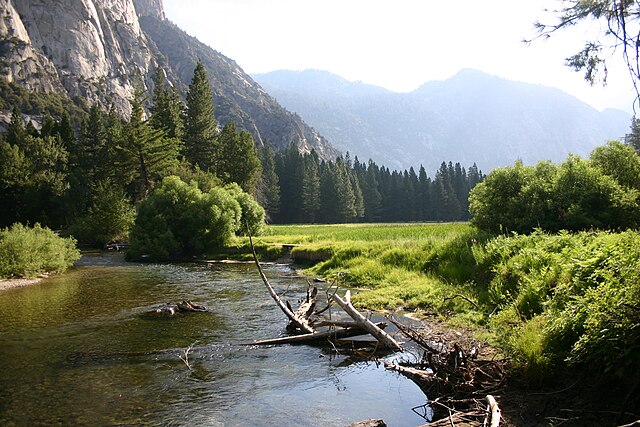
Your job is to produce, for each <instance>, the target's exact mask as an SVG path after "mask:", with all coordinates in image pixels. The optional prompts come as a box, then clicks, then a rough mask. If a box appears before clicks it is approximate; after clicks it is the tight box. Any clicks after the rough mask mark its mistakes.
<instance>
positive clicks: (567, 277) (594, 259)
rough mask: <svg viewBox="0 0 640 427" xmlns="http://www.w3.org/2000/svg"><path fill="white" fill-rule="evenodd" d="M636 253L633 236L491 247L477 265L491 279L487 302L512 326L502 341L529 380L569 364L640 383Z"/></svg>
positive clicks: (587, 235)
mask: <svg viewBox="0 0 640 427" xmlns="http://www.w3.org/2000/svg"><path fill="white" fill-rule="evenodd" d="M638 248H640V233H638V232H634V231H627V232H624V233H610V232H600V233H594V232H582V233H578V234H574V235H571V234H569V233H566V232H564V233H560V234H557V235H551V234H545V233H543V232H540V231H537V232H535V233H533V234H531V235H514V236H512V237H497V238H496V239H494V240H492V241H491V242H489V243H488V244H487V245H486V246H485V248H484V250H483V251H482V252H478V260H479V263H480V264H482V265H484V266H490V268H491V270H492V272H493V277H492V279H491V282H490V283H489V288H490V294H491V297H492V299H493V302H494V303H495V304H498V306H499V307H501V309H502V313H504V314H502V317H504V318H505V319H507V320H508V323H509V324H510V325H511V326H508V327H504V328H502V334H503V342H505V343H507V346H508V347H510V349H511V351H512V352H513V355H514V357H515V359H516V360H519V361H521V362H523V365H524V366H526V367H527V369H532V370H533V371H535V372H534V373H535V374H539V373H540V372H542V371H543V370H544V368H545V367H548V366H550V365H555V366H563V365H565V364H569V365H573V366H582V367H588V368H589V369H591V370H593V371H594V372H598V373H600V374H601V375H609V376H615V377H618V378H620V379H625V380H630V381H637V380H640V378H639V374H638V373H639V372H640V360H639V359H638V357H636V355H637V353H638V352H639V351H640V305H638V301H640V251H639V250H638ZM508 313H510V314H509V315H507V314H508ZM505 316H506V317H505ZM499 318H500V316H498V319H499ZM493 322H494V323H493V324H494V327H495V328H496V329H497V330H500V329H501V328H500V326H499V325H498V324H497V323H500V321H499V320H494V321H493ZM514 322H515V324H516V326H515V327H513V324H514ZM534 332H535V333H536V334H537V337H536V338H535V339H533V333H534Z"/></svg>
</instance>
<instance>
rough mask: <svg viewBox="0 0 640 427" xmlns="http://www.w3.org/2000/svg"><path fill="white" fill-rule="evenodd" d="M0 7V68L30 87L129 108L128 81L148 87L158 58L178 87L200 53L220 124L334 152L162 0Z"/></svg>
mask: <svg viewBox="0 0 640 427" xmlns="http://www.w3.org/2000/svg"><path fill="white" fill-rule="evenodd" d="M0 13H1V14H2V15H1V16H2V18H1V19H0V55H1V59H2V61H0V76H2V77H4V78H6V79H7V80H8V81H12V82H16V83H18V84H20V85H22V86H24V87H25V88H27V89H28V90H31V91H39V92H63V93H66V94H67V95H68V96H69V97H70V98H72V99H74V98H76V97H80V98H83V99H86V100H87V101H88V102H89V104H93V103H99V104H101V105H102V106H103V107H105V108H108V107H109V106H111V105H114V106H115V107H116V109H117V110H119V111H120V112H121V113H123V114H125V115H128V114H129V112H130V106H129V99H130V97H131V94H132V92H133V88H134V81H142V86H143V89H147V90H149V89H150V88H151V87H152V85H153V81H152V80H153V75H154V74H155V70H156V69H157V67H158V65H159V64H161V66H162V67H163V68H165V70H166V72H167V75H168V78H169V80H170V81H172V82H173V83H174V84H177V86H178V87H180V88H182V89H183V90H184V88H185V87H186V85H188V83H189V81H190V80H191V76H192V74H193V70H194V68H195V65H196V61H197V60H198V59H200V60H201V61H203V62H204V63H205V66H206V67H207V71H208V73H209V78H210V80H211V83H212V86H213V88H214V101H215V103H216V115H217V118H218V121H219V122H220V123H221V124H225V123H227V122H228V121H229V120H232V119H233V120H236V122H237V123H238V125H239V127H241V128H244V129H246V130H248V131H250V132H252V133H253V134H254V136H255V137H256V140H257V142H258V143H260V142H263V141H265V140H268V141H270V142H271V143H272V144H274V145H276V146H284V145H286V144H289V143H290V142H296V143H298V145H299V146H300V149H301V150H303V151H309V150H311V149H312V148H315V149H316V150H317V151H318V152H319V153H320V155H322V156H327V157H330V156H333V155H335V154H336V152H335V150H333V149H332V148H331V147H330V145H329V144H328V143H327V141H326V140H324V139H323V138H322V137H321V136H320V135H319V134H318V133H317V132H316V131H315V130H313V129H312V128H310V127H309V126H307V125H306V124H305V123H304V122H303V121H302V120H301V119H300V118H299V117H298V116H296V115H294V114H291V113H289V112H288V111H286V110H284V109H283V108H282V107H280V105H278V103H277V102H276V101H275V100H274V99H273V98H272V97H270V96H269V95H268V94H267V93H266V92H265V91H264V90H262V88H260V86H259V85H258V84H257V83H255V82H254V81H253V80H252V79H251V77H249V76H248V75H247V74H245V73H244V71H242V69H240V67H238V66H237V64H235V62H233V61H232V60H230V59H229V58H226V57H224V56H223V55H221V54H219V53H218V52H216V51H214V50H213V49H211V48H209V47H208V46H205V45H203V44H202V43H200V42H198V41H197V40H196V39H195V38H193V37H190V36H188V35H187V34H186V33H184V32H183V31H182V30H180V29H178V28H177V27H175V25H173V24H171V23H170V22H168V21H167V20H166V19H165V14H164V8H163V5H162V0H56V1H55V2H52V1H51V0H0ZM141 22H143V23H145V24H144V25H141ZM167 58H169V59H167Z"/></svg>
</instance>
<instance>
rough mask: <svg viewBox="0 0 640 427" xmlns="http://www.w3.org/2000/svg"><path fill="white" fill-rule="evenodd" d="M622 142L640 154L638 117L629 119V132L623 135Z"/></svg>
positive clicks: (639, 124) (639, 121) (639, 120)
mask: <svg viewBox="0 0 640 427" xmlns="http://www.w3.org/2000/svg"><path fill="white" fill-rule="evenodd" d="M624 142H625V144H627V145H630V146H632V147H633V148H634V149H635V150H636V152H637V153H639V154H640V119H638V118H637V117H636V116H633V118H632V119H631V132H629V133H628V134H626V135H625V137H624Z"/></svg>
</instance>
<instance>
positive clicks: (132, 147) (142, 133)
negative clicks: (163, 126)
mask: <svg viewBox="0 0 640 427" xmlns="http://www.w3.org/2000/svg"><path fill="white" fill-rule="evenodd" d="M143 116H144V111H143V109H142V100H141V93H140V91H138V90H136V92H135V94H134V97H133V99H132V100H131V119H130V121H129V123H128V124H127V126H126V128H125V138H126V140H125V144H124V150H125V152H126V153H127V154H128V155H129V158H130V160H131V163H130V167H131V169H132V171H134V173H133V175H134V200H135V201H136V202H139V201H141V200H142V199H144V198H145V197H146V196H147V195H148V194H149V191H150V190H151V188H152V186H153V183H154V182H155V181H156V180H159V179H161V178H163V177H165V176H167V174H168V173H169V171H170V170H171V168H173V167H175V165H176V162H177V157H178V151H179V147H178V145H177V143H176V140H175V139H172V138H165V136H164V132H163V131H162V130H159V129H154V128H153V127H151V126H150V125H149V122H148V121H146V120H144V119H143Z"/></svg>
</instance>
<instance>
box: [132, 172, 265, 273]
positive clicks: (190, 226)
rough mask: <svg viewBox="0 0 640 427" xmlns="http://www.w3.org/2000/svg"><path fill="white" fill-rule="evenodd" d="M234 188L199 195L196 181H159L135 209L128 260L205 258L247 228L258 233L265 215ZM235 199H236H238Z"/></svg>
mask: <svg viewBox="0 0 640 427" xmlns="http://www.w3.org/2000/svg"><path fill="white" fill-rule="evenodd" d="M244 194H245V193H244V192H242V190H240V189H239V188H235V187H234V188H231V190H229V189H226V188H221V187H213V188H211V190H210V191H209V192H206V193H204V192H202V191H201V190H200V189H199V188H198V186H197V184H196V183H195V182H192V183H191V184H187V183H185V182H183V181H182V180H181V179H180V178H178V177H177V176H170V177H167V178H164V180H163V181H162V185H161V186H160V187H159V188H157V189H156V190H155V191H154V192H153V193H152V194H151V195H150V196H149V197H148V198H147V199H146V200H144V201H143V202H142V203H141V204H140V206H139V208H138V216H137V218H136V221H135V223H134V225H133V228H132V229H131V232H130V243H131V248H130V249H129V251H128V252H127V256H128V257H129V258H130V259H140V258H143V257H144V258H145V259H148V260H150V261H170V260H180V259H188V258H189V257H193V256H202V255H206V254H207V253H209V252H212V251H216V250H217V249H220V248H223V247H224V246H226V245H228V244H229V243H230V242H231V240H232V239H233V237H234V236H235V233H236V232H238V231H239V230H242V229H243V228H245V229H246V225H243V218H245V219H246V220H247V221H248V223H249V227H250V229H251V230H252V231H254V232H259V231H260V230H261V227H262V224H261V223H262V222H264V211H263V210H261V208H260V207H259V206H257V202H255V201H254V200H253V199H252V198H251V196H248V195H247V197H245V196H244ZM239 200H240V201H239Z"/></svg>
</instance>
